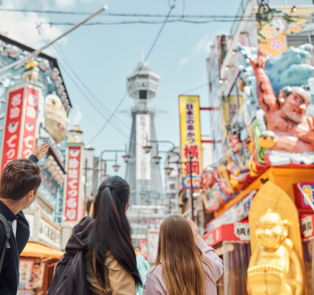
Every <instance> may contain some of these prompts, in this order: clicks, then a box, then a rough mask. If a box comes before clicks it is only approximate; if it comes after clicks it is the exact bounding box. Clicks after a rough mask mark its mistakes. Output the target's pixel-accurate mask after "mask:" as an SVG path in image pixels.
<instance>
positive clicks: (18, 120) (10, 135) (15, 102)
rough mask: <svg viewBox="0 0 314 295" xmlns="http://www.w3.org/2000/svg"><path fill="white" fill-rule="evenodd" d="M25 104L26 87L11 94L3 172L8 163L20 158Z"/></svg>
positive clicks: (2, 164)
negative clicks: (19, 151)
mask: <svg viewBox="0 0 314 295" xmlns="http://www.w3.org/2000/svg"><path fill="white" fill-rule="evenodd" d="M23 103H24V87H23V88H21V89H18V90H15V91H12V92H9V97H8V106H7V113H6V123H5V128H4V140H3V149H2V161H1V172H2V171H3V169H4V167H5V165H6V164H7V163H9V162H11V161H12V160H14V159H16V158H17V157H18V150H19V142H20V130H21V125H22V113H23Z"/></svg>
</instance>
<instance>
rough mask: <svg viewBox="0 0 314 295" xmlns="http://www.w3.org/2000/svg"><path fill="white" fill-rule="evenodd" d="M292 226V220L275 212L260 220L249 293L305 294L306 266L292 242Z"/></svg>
mask: <svg viewBox="0 0 314 295" xmlns="http://www.w3.org/2000/svg"><path fill="white" fill-rule="evenodd" d="M288 227H289V225H288V221H287V220H282V218H281V217H280V215H279V214H278V213H275V212H272V210H271V209H268V211H267V212H266V213H265V214H263V215H262V216H261V217H260V219H259V221H258V223H257V228H256V231H255V237H256V239H257V245H256V246H255V250H254V252H253V254H252V256H251V258H250V263H249V268H248V293H249V294H251V295H266V294H267V295H301V294H302V290H303V273H302V266H301V263H300V258H299V256H298V254H297V252H296V251H295V249H294V247H293V242H292V241H291V240H290V239H288Z"/></svg>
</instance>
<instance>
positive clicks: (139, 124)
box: [136, 114, 151, 180]
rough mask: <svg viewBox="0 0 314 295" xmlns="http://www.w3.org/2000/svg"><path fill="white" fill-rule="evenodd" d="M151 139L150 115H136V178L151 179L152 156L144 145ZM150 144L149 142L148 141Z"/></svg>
mask: <svg viewBox="0 0 314 295" xmlns="http://www.w3.org/2000/svg"><path fill="white" fill-rule="evenodd" d="M147 140H150V116H149V115H147V114H138V115H136V179H137V180H150V179H151V156H150V153H146V152H145V150H144V149H143V147H144V146H145V145H147ZM148 144H149V142H148Z"/></svg>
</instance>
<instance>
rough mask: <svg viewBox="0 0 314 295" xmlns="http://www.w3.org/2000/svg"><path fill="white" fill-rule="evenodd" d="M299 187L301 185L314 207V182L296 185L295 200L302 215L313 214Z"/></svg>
mask: <svg viewBox="0 0 314 295" xmlns="http://www.w3.org/2000/svg"><path fill="white" fill-rule="evenodd" d="M298 185H300V187H301V189H302V190H303V192H304V193H305V194H306V195H307V197H308V198H309V199H310V200H311V202H312V204H313V205H314V183H313V182H299V183H297V184H294V185H293V187H294V198H295V204H296V206H297V208H298V210H299V212H300V213H313V210H312V208H311V206H310V204H309V203H308V200H307V199H306V197H304V195H303V194H302V192H301V191H300V189H299V187H298Z"/></svg>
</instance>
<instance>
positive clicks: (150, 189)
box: [125, 62, 163, 205]
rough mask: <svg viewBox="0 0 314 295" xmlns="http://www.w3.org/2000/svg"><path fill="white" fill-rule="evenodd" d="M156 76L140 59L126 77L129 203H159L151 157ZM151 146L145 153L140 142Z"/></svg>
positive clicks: (156, 170) (159, 191)
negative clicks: (129, 123)
mask: <svg viewBox="0 0 314 295" xmlns="http://www.w3.org/2000/svg"><path fill="white" fill-rule="evenodd" d="M159 80H160V77H159V76H158V75H156V74H155V73H154V72H153V71H152V70H151V69H150V68H149V67H148V64H147V62H140V63H139V64H138V66H137V68H136V69H135V71H134V72H133V73H132V74H131V75H130V76H128V77H127V89H128V92H129V96H130V97H132V98H133V101H134V107H133V108H132V119H133V122H132V132H131V138H130V145H129V147H130V150H129V154H130V156H131V159H130V160H129V162H128V164H127V169H126V177H125V178H126V181H127V182H128V183H129V185H130V190H131V192H130V193H131V195H130V205H146V204H150V203H151V204H161V203H162V201H163V200H162V182H161V173H160V167H159V165H158V164H156V163H155V161H154V159H153V157H154V156H156V154H157V147H156V143H153V142H152V143H150V142H149V140H152V141H156V133H155V125H154V115H155V112H154V110H153V109H152V108H151V106H150V103H151V100H152V99H153V98H154V97H155V96H156V93H157V90H158V87H159ZM147 142H148V145H150V146H152V149H151V151H150V152H149V153H146V152H145V150H144V149H143V146H146V145H147Z"/></svg>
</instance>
